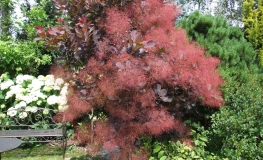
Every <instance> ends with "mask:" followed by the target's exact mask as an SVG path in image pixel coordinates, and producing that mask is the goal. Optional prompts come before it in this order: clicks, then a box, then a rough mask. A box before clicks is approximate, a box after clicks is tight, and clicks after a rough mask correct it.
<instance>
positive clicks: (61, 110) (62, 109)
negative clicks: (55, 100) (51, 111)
mask: <svg viewBox="0 0 263 160" xmlns="http://www.w3.org/2000/svg"><path fill="white" fill-rule="evenodd" d="M68 107H69V106H68V105H62V106H61V105H59V106H58V110H59V111H60V112H64V111H65V110H66V109H68Z"/></svg>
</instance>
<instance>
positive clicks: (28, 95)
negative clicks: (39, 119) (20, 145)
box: [0, 73, 68, 125]
mask: <svg viewBox="0 0 263 160" xmlns="http://www.w3.org/2000/svg"><path fill="white" fill-rule="evenodd" d="M67 90H68V83H65V82H64V80H63V79H61V78H54V76H53V75H47V76H42V75H40V76H38V77H34V76H31V75H18V76H16V78H15V79H10V78H9V75H8V74H7V73H5V74H2V75H1V78H0V104H1V107H0V117H1V118H0V124H1V125H4V124H5V123H8V117H17V118H19V119H22V120H23V119H26V118H27V116H28V113H31V114H34V113H36V112H37V111H38V108H43V113H42V115H45V114H48V113H49V111H50V110H49V109H52V110H54V111H55V112H63V111H65V110H66V109H67V108H68V103H67V98H66V96H67V93H68V91H67Z"/></svg>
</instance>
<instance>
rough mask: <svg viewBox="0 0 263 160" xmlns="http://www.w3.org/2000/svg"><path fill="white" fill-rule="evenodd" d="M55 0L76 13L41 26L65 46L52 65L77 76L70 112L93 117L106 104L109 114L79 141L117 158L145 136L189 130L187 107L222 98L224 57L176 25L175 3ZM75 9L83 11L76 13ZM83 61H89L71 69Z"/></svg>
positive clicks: (49, 41)
mask: <svg viewBox="0 0 263 160" xmlns="http://www.w3.org/2000/svg"><path fill="white" fill-rule="evenodd" d="M54 2H55V5H56V6H57V8H60V9H61V10H67V12H64V13H67V14H68V16H69V18H72V19H71V20H70V23H68V22H67V21H66V20H63V19H59V21H58V23H59V25H58V26H54V27H51V28H50V29H48V30H44V29H43V28H42V27H40V26H38V27H37V33H38V35H39V36H40V38H38V39H37V40H42V41H44V42H46V46H49V47H50V48H53V49H56V48H59V49H60V51H61V52H62V53H61V59H63V61H62V62H65V63H62V65H63V66H64V69H63V68H61V67H59V66H53V67H52V69H51V71H50V72H51V73H53V74H55V75H60V76H61V75H62V76H64V77H65V79H68V80H69V81H70V82H72V83H71V89H70V90H71V92H70V94H69V95H68V102H69V109H68V110H66V111H65V113H66V117H67V120H68V121H70V122H73V123H74V122H78V121H79V120H83V119H84V118H85V117H87V116H88V114H89V115H91V120H93V118H94V114H95V113H97V112H101V111H102V112H103V113H104V114H105V115H106V118H103V117H102V118H100V119H99V120H97V121H95V122H94V123H90V124H87V126H86V129H84V131H83V128H82V130H81V129H80V130H78V131H77V134H78V135H79V136H78V138H79V140H80V141H81V142H83V143H89V144H90V145H91V142H93V144H98V145H97V146H100V147H102V148H103V149H104V150H105V151H106V152H107V153H112V152H114V154H113V155H112V157H111V158H114V157H115V158H116V157H118V156H121V157H125V156H126V155H127V153H132V152H133V151H134V150H135V149H136V146H138V143H137V138H138V137H140V136H159V135H161V134H162V133H172V132H173V133H174V132H176V133H177V135H180V136H182V137H183V136H186V135H188V134H189V132H190V130H189V128H188V127H187V126H185V125H184V124H183V122H182V117H184V114H185V113H183V111H185V110H193V109H194V108H195V107H196V106H197V105H203V106H204V107H211V108H218V107H220V106H222V105H223V104H224V101H223V99H222V97H221V94H222V93H221V91H220V89H219V87H220V85H221V84H222V83H223V80H222V79H221V78H220V74H219V72H218V70H217V67H218V65H219V63H220V60H219V59H218V58H214V57H212V56H208V55H205V54H204V53H205V50H204V49H203V48H202V47H200V46H198V45H197V43H195V42H193V41H188V40H187V37H186V34H185V31H184V30H183V29H179V28H175V27H174V19H175V18H176V16H178V14H179V9H178V8H176V6H172V5H170V4H169V3H164V2H163V1H161V0H145V1H141V0H138V1H136V2H130V3H126V4H125V5H121V6H120V7H118V5H113V4H114V2H112V3H110V4H111V5H107V3H106V5H105V4H104V5H102V4H101V3H95V2H88V1H75V0H71V1H70V2H67V1H63V2H61V1H54ZM108 3H109V2H108ZM94 6H95V8H93V7H94ZM73 9H75V11H74V12H73ZM95 9H97V10H96V11H95ZM76 11H78V12H81V11H82V12H85V13H81V14H80V17H73V16H76V15H78V14H79V13H78V12H76ZM73 13H76V14H73ZM92 14H93V16H92ZM68 24H70V25H68ZM61 59H60V60H61ZM69 59H71V60H72V61H69ZM73 60H74V62H79V63H72V62H73ZM60 62H61V61H60ZM80 64H85V65H83V66H81V67H78V70H77V71H76V72H74V74H71V73H72V70H76V68H74V65H80ZM92 117H93V118H92ZM92 122H93V121H92ZM130 156H136V155H135V154H130Z"/></svg>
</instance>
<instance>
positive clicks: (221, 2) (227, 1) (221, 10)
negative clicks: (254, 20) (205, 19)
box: [214, 0, 245, 28]
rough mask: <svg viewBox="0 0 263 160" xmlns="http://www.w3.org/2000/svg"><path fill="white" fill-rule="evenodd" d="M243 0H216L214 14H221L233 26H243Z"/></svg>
mask: <svg viewBox="0 0 263 160" xmlns="http://www.w3.org/2000/svg"><path fill="white" fill-rule="evenodd" d="M244 1H245V0H218V1H217V2H216V3H215V4H216V6H215V9H214V15H216V16H222V17H224V18H226V19H227V21H228V22H229V23H230V24H231V25H234V26H238V27H241V28H242V27H243V23H242V18H243V10H244V8H243V2H244Z"/></svg>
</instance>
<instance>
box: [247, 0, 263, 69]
mask: <svg viewBox="0 0 263 160" xmlns="http://www.w3.org/2000/svg"><path fill="white" fill-rule="evenodd" d="M262 19H263V1H262V0H259V1H258V2H257V3H256V2H255V1H254V0H249V1H245V2H244V18H243V21H244V24H245V34H246V38H247V39H248V40H249V41H250V42H251V43H252V44H253V47H254V48H255V49H256V50H257V51H258V52H259V64H260V65H261V66H263V43H262V38H263V33H262V31H263V30H262V26H263V20H262Z"/></svg>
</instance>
